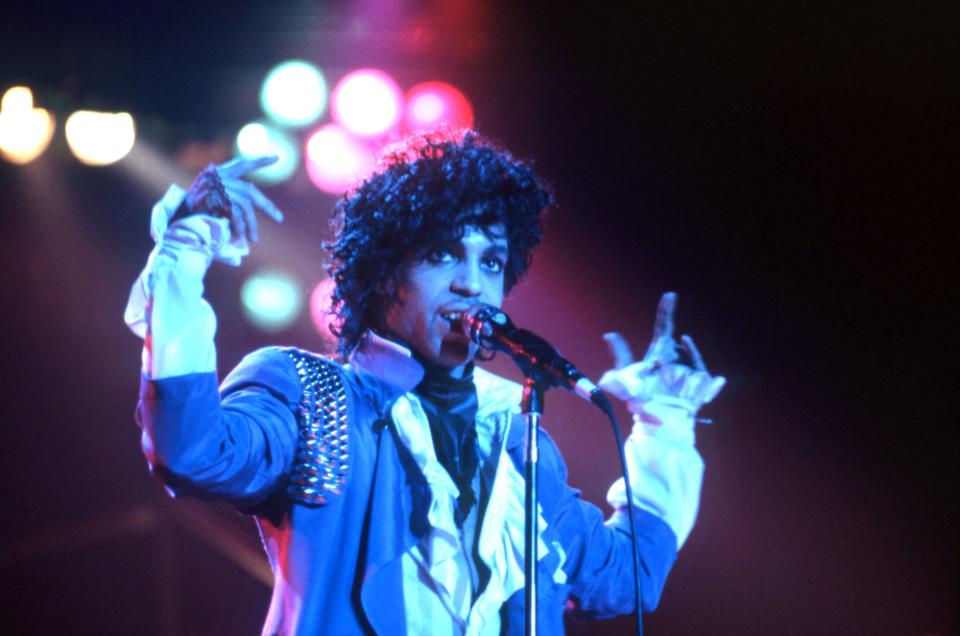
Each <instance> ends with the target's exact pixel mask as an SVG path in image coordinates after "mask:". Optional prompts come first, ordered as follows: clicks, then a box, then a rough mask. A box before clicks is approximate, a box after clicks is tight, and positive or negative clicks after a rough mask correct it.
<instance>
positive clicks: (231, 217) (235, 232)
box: [184, 156, 283, 243]
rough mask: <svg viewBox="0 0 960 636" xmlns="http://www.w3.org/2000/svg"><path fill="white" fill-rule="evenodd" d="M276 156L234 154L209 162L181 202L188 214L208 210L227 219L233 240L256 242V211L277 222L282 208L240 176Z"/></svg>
mask: <svg viewBox="0 0 960 636" xmlns="http://www.w3.org/2000/svg"><path fill="white" fill-rule="evenodd" d="M276 160H277V157H276V156H263V157H250V158H248V157H236V158H234V159H231V160H229V161H227V162H224V163H222V164H220V165H219V166H217V165H215V164H210V165H209V166H207V167H206V168H204V169H203V171H201V172H200V174H198V175H197V178H196V179H195V180H194V182H193V185H192V186H190V190H189V191H188V192H187V196H186V199H185V200H184V204H185V205H186V208H187V210H188V211H189V212H190V213H191V214H209V215H211V216H217V217H220V218H224V219H227V220H228V221H229V222H230V235H231V238H232V240H234V241H246V240H249V241H250V242H251V243H256V242H257V240H258V239H259V232H258V230H257V223H258V220H257V215H256V213H257V212H260V213H261V214H265V215H266V216H267V217H269V218H270V219H272V220H274V221H276V222H277V223H280V222H282V221H283V212H281V211H280V209H279V208H277V206H276V205H274V203H273V202H272V201H271V200H270V199H268V198H267V197H266V195H264V194H263V193H262V192H261V191H260V189H259V188H257V186H255V185H253V184H252V183H250V182H249V181H247V180H245V179H244V178H243V177H244V176H246V175H248V174H250V173H251V172H253V171H254V170H257V169H258V168H263V167H264V166H269V165H270V164H272V163H274V162H275V161H276Z"/></svg>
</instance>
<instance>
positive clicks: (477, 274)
mask: <svg viewBox="0 0 960 636" xmlns="http://www.w3.org/2000/svg"><path fill="white" fill-rule="evenodd" d="M481 274H482V273H481V271H480V263H471V262H470V261H469V260H464V261H463V262H461V263H460V266H459V267H458V268H457V272H456V275H455V276H454V277H453V281H452V282H451V284H450V289H451V290H452V291H454V292H456V293H457V294H460V295H461V296H471V297H472V296H479V295H480V293H481V292H482V291H483V286H482V278H481Z"/></svg>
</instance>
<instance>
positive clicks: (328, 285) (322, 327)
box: [310, 278, 337, 344]
mask: <svg viewBox="0 0 960 636" xmlns="http://www.w3.org/2000/svg"><path fill="white" fill-rule="evenodd" d="M333 288H334V284H333V279H332V278H324V279H323V280H322V281H320V282H319V283H317V286H316V287H314V288H313V291H312V292H311V293H310V319H311V321H312V322H313V327H314V329H316V330H317V333H319V334H320V335H321V336H322V337H323V339H324V340H326V341H327V342H330V343H331V344H333V343H336V341H337V338H336V336H334V335H333V334H332V333H330V326H331V325H334V324H336V322H337V318H336V316H333V315H332V314H330V313H328V312H329V311H330V304H331V302H332V297H333Z"/></svg>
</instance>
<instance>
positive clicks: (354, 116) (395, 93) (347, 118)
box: [331, 68, 403, 137]
mask: <svg viewBox="0 0 960 636" xmlns="http://www.w3.org/2000/svg"><path fill="white" fill-rule="evenodd" d="M331 102H332V115H333V119H334V120H335V121H336V122H337V123H339V124H340V125H341V126H343V127H344V128H346V129H347V130H349V131H350V132H352V133H353V134H355V135H360V136H362V137H377V136H380V135H383V134H385V133H387V132H389V131H390V130H391V129H392V128H393V127H394V126H396V125H397V123H398V122H399V121H400V117H401V115H402V114H403V106H402V103H403V91H401V90H400V86H399V85H397V82H396V81H395V80H394V79H393V78H392V77H390V76H389V75H387V74H386V73H384V72H383V71H380V70H377V69H373V68H365V69H360V70H357V71H353V72H352V73H349V74H347V75H346V76H345V77H344V78H343V79H342V80H340V82H339V83H337V86H336V88H334V89H333V95H332V97H331Z"/></svg>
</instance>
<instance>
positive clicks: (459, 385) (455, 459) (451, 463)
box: [414, 353, 480, 526]
mask: <svg viewBox="0 0 960 636" xmlns="http://www.w3.org/2000/svg"><path fill="white" fill-rule="evenodd" d="M414 357H415V358H416V359H417V361H418V362H419V363H420V364H421V365H422V366H423V369H424V376H423V380H421V382H420V384H418V385H417V387H416V389H414V390H415V392H416V393H417V395H418V396H420V398H421V401H420V402H421V404H422V405H423V410H424V412H425V413H426V415H427V420H428V421H429V422H430V433H431V434H432V436H433V447H434V450H435V451H436V454H437V459H438V460H439V461H440V463H441V464H442V465H443V467H444V468H445V469H446V470H447V472H448V473H449V474H450V477H451V478H452V479H453V481H454V483H456V485H457V488H458V489H459V490H460V497H459V499H458V500H457V510H456V514H455V521H456V522H457V525H458V526H462V525H463V521H464V519H466V517H467V515H468V514H469V513H470V509H471V508H472V507H473V505H474V504H475V503H476V493H474V491H473V478H474V475H475V474H476V472H477V466H478V465H479V463H480V455H479V451H478V449H477V431H476V418H477V403H478V402H477V389H476V387H475V386H474V384H473V364H472V363H471V364H469V365H467V366H466V367H465V369H464V373H463V377H460V378H454V377H452V376H451V375H450V372H449V369H443V368H441V367H438V366H436V365H434V364H432V363H430V362H428V361H426V360H424V359H423V358H422V357H421V356H420V355H418V354H417V353H414Z"/></svg>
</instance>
